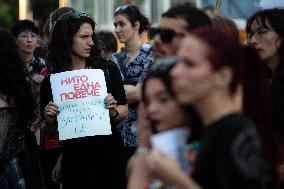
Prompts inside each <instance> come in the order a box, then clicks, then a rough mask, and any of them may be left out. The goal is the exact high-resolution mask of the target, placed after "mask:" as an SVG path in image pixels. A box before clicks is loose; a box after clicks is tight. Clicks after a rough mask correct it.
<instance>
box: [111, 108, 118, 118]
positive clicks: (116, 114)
mask: <svg viewBox="0 0 284 189" xmlns="http://www.w3.org/2000/svg"><path fill="white" fill-rule="evenodd" d="M118 116H119V113H118V111H117V110H115V112H114V114H113V115H112V116H111V118H113V119H115V118H117V117H118Z"/></svg>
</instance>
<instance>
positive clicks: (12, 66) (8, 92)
mask: <svg viewBox="0 0 284 189" xmlns="http://www.w3.org/2000/svg"><path fill="white" fill-rule="evenodd" d="M0 41H1V46H0V72H1V73H0V97H1V98H2V99H3V100H5V101H6V102H7V103H8V104H9V106H11V107H13V111H12V112H13V115H12V116H13V119H14V120H15V122H16V124H17V125H19V126H21V127H28V125H29V123H30V120H31V118H32V116H33V110H34V99H33V96H32V93H31V91H30V84H29V83H28V82H27V80H26V78H27V75H26V72H25V69H24V62H23V61H22V59H21V57H20V55H19V53H18V50H17V49H18V47H17V44H16V42H15V41H14V38H13V37H12V36H11V34H9V32H8V31H6V30H4V29H2V28H0Z"/></svg>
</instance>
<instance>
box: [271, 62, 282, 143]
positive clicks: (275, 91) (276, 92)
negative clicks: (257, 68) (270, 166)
mask: <svg viewBox="0 0 284 189" xmlns="http://www.w3.org/2000/svg"><path fill="white" fill-rule="evenodd" d="M271 91H272V104H273V124H274V126H275V128H276V131H277V134H278V136H279V139H280V141H281V143H282V145H284V64H280V65H279V66H278V67H277V68H276V70H275V75H274V76H273V78H272V81H271Z"/></svg>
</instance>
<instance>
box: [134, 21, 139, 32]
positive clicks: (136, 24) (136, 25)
mask: <svg viewBox="0 0 284 189" xmlns="http://www.w3.org/2000/svg"><path fill="white" fill-rule="evenodd" d="M134 28H135V29H136V30H139V28H140V22H139V21H136V22H134Z"/></svg>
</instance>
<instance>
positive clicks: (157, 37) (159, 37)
mask: <svg viewBox="0 0 284 189" xmlns="http://www.w3.org/2000/svg"><path fill="white" fill-rule="evenodd" d="M155 43H156V44H161V43H162V40H161V36H160V34H156V35H155V37H154V44H155Z"/></svg>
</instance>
